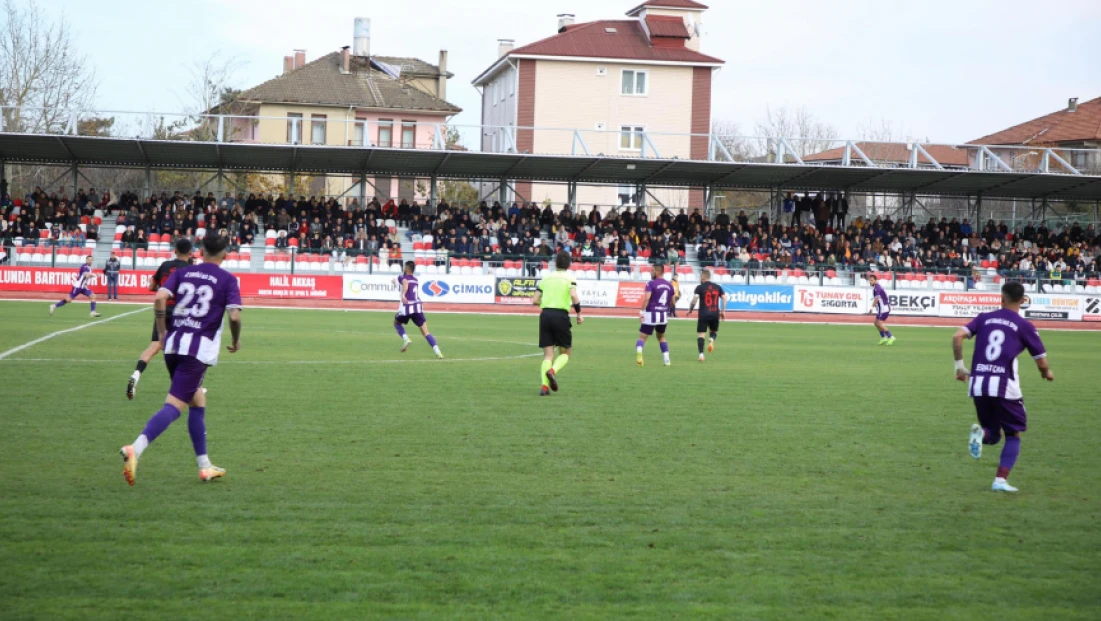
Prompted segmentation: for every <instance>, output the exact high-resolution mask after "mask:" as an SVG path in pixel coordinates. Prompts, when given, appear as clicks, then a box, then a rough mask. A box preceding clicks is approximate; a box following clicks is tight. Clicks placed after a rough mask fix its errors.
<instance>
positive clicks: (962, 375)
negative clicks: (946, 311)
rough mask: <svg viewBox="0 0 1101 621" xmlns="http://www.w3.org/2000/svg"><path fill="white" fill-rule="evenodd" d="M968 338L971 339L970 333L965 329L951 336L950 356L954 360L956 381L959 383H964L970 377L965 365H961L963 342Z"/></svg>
mask: <svg viewBox="0 0 1101 621" xmlns="http://www.w3.org/2000/svg"><path fill="white" fill-rule="evenodd" d="M969 338H971V331H970V330H968V329H967V328H960V329H959V330H956V333H955V334H953V335H952V356H953V357H955V359H956V379H957V380H959V381H961V382H966V381H967V378H968V377H969V376H970V375H971V372H970V371H968V370H967V365H965V364H964V363H963V341H964V340H965V339H969Z"/></svg>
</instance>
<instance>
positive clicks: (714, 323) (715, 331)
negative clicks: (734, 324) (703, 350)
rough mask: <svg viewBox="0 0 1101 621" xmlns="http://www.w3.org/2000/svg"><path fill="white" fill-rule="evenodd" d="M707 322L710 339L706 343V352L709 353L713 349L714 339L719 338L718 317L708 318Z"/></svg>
mask: <svg viewBox="0 0 1101 621" xmlns="http://www.w3.org/2000/svg"><path fill="white" fill-rule="evenodd" d="M709 324H710V325H708V326H707V327H708V328H709V330H710V332H711V340H710V341H708V343H707V353H709V354H710V353H712V352H714V351H715V339H717V338H719V318H718V317H716V318H714V319H712V320H710V322H709Z"/></svg>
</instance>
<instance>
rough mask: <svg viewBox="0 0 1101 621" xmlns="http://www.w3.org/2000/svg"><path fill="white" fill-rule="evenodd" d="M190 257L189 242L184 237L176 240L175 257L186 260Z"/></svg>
mask: <svg viewBox="0 0 1101 621" xmlns="http://www.w3.org/2000/svg"><path fill="white" fill-rule="evenodd" d="M190 256H191V240H190V239H188V238H186V237H181V238H179V239H177V240H176V257H177V258H180V259H187V258H188V257H190Z"/></svg>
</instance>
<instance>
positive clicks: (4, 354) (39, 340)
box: [0, 308, 149, 360]
mask: <svg viewBox="0 0 1101 621" xmlns="http://www.w3.org/2000/svg"><path fill="white" fill-rule="evenodd" d="M146 310H149V309H148V308H139V309H138V310H135V311H130V312H126V313H122V314H119V315H115V316H114V317H108V318H106V319H100V320H99V321H90V322H88V323H85V324H81V325H79V326H76V327H75V328H69V329H67V330H58V331H57V332H51V333H49V334H47V335H46V336H43V337H39V338H36V339H35V340H33V341H31V342H29V343H24V344H22V345H20V346H19V347H13V348H12V349H9V350H8V351H5V352H0V360H4V359H6V358H8V357H9V356H11V355H12V354H17V353H19V352H21V351H23V350H24V349H27V348H29V347H34V346H35V345H38V344H39V343H45V342H46V341H48V340H50V339H52V338H54V337H58V336H61V335H62V334H69V333H71V332H76V331H78V330H83V329H84V328H90V327H92V326H98V325H99V324H101V323H107V322H108V321H114V320H116V319H122V318H123V317H128V316H130V315H136V314H138V313H140V312H143V311H146Z"/></svg>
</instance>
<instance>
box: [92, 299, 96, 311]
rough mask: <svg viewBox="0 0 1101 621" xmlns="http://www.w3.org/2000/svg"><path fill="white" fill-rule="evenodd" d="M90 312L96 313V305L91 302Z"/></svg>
mask: <svg viewBox="0 0 1101 621" xmlns="http://www.w3.org/2000/svg"><path fill="white" fill-rule="evenodd" d="M92 312H93V313H94V312H96V303H95V302H92Z"/></svg>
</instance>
